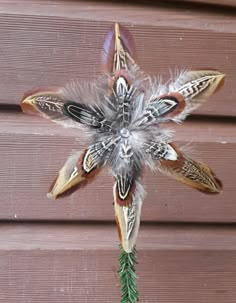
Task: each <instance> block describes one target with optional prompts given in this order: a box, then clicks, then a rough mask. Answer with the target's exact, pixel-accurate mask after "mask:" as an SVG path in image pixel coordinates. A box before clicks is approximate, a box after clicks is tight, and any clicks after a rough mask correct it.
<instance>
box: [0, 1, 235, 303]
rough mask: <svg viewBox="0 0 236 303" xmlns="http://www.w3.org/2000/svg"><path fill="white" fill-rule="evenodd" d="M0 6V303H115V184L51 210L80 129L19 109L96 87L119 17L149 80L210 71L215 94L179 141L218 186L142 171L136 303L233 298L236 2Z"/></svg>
mask: <svg viewBox="0 0 236 303" xmlns="http://www.w3.org/2000/svg"><path fill="white" fill-rule="evenodd" d="M154 2H155V1H152V2H151V1H146V2H142V1H139V2H138V3H135V2H120V1H116V2H111V1H107V2H100V1H97V2H88V1H66V0H64V1H60V0H56V1H52V0H51V1H49V0H45V1H43V0H42V1H39V0H38V1H37V0H22V1H17V0H10V1H4V0H0V80H1V81H0V92H1V97H0V164H1V169H0V188H1V196H0V220H1V221H0V302H4V303H13V302H14V303H52V302H55V303H59V302H60V303H72V302H73V303H74V302H103V303H104V302H119V295H120V292H119V287H118V280H117V276H116V271H117V257H118V254H119V252H118V237H117V233H116V229H115V224H114V214H113V206H112V183H113V180H112V178H111V177H110V176H109V173H108V172H104V173H103V174H102V175H101V177H100V179H99V180H96V181H95V182H94V184H93V185H92V186H91V187H87V188H85V189H83V190H81V191H80V192H77V193H75V194H73V195H72V196H71V197H69V198H65V199H62V200H59V201H51V200H48V199H47V198H46V192H47V189H48V187H49V185H50V183H51V182H52V180H53V178H54V177H55V176H56V174H57V172H58V169H59V168H60V167H61V165H62V164H63V163H64V161H65V159H66V158H67V156H68V155H69V154H70V153H71V151H72V150H76V149H80V147H81V146H82V145H83V142H82V141H81V140H80V134H79V133H78V132H76V131H75V130H68V129H63V128H61V127H60V126H58V125H55V124H52V123H50V122H48V121H45V120H43V119H40V118H37V117H31V116H26V115H24V114H23V113H21V111H20V109H19V101H20V99H21V98H22V95H23V93H24V92H25V91H27V90H29V89H31V88H33V87H38V86H45V85H46V86H49V85H57V86H58V85H63V84H65V83H66V82H67V81H69V80H71V79H81V80H83V79H86V80H89V79H94V78H96V77H97V76H98V75H99V73H100V51H101V47H102V44H103V38H104V35H105V34H106V32H107V31H108V30H109V29H110V27H111V25H112V24H113V22H114V21H119V22H120V23H122V24H123V25H124V26H126V27H127V28H128V29H129V30H130V31H131V33H132V35H133V37H134V40H135V43H136V49H137V54H138V58H139V64H140V65H141V67H142V69H143V70H144V71H146V72H147V73H149V74H151V75H155V74H159V73H161V74H163V76H164V78H167V77H168V74H169V69H171V70H174V69H175V68H177V67H179V68H183V67H187V68H190V67H191V68H193V69H194V68H201V67H211V68H215V69H218V70H221V71H222V72H224V73H225V74H226V84H225V86H224V88H223V89H222V90H221V91H220V92H219V93H217V94H216V95H214V96H213V97H212V98H211V99H210V100H209V101H208V102H207V103H206V104H205V105H204V106H202V107H201V108H200V109H199V110H198V111H196V112H195V113H194V116H192V117H190V118H189V119H188V120H187V121H186V123H185V124H184V125H181V126H174V128H175V130H176V141H177V143H178V144H181V145H187V146H188V145H189V144H190V147H191V149H192V150H193V152H192V153H193V155H194V157H195V158H196V159H200V160H203V161H205V162H206V163H208V164H209V165H210V166H211V167H212V168H213V169H214V171H215V172H216V174H217V175H218V176H219V177H220V178H221V179H222V181H223V183H224V192H223V193H222V194H220V195H217V196H209V195H204V194H201V193H199V192H196V191H194V190H192V189H190V188H186V187H184V186H183V185H181V184H179V183H176V182H175V181H174V180H171V179H168V178H167V177H165V176H162V175H160V174H151V173H150V172H146V174H145V177H144V184H145V189H146V191H147V192H148V194H147V197H146V199H145V202H144V205H143V211H142V224H141V229H140V236H139V239H138V243H137V247H138V251H139V264H138V267H137V273H138V276H139V277H140V279H139V281H138V284H139V290H140V294H141V295H140V302H142V303H148V302H157V303H167V302H168V303H177V302H181V303H183V302H186V303H187V302H188V303H199V302H201V303H205V302H207V303H208V302H211V303H231V302H232V303H233V302H236V299H235V298H236V225H235V223H236V198H235V192H236V191H235V187H236V185H235V179H236V160H235V154H236V127H235V126H236V119H235V116H236V103H235V102H236V85H235V79H236V4H235V1H233V0H225V1H217V0H212V1H209V0H199V1H185V2H181V1H174V0H173V1H167V2H164V1H162V2H158V1H156V2H155V3H154Z"/></svg>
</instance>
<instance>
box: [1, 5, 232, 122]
mask: <svg viewBox="0 0 236 303" xmlns="http://www.w3.org/2000/svg"><path fill="white" fill-rule="evenodd" d="M114 12H115V19H116V21H119V22H121V23H122V24H124V25H125V26H126V27H127V28H128V29H129V30H130V31H131V33H132V35H133V36H134V39H135V43H136V48H137V54H138V59H139V60H138V61H139V63H140V66H141V67H142V69H143V70H144V71H145V72H147V73H149V74H151V75H157V74H162V75H163V77H164V79H167V78H168V76H169V69H171V70H175V69H176V68H180V69H181V68H183V67H185V68H192V69H194V68H197V69H199V68H204V67H208V68H209V67H211V68H215V69H218V70H221V71H222V72H223V73H225V74H226V85H225V87H224V88H223V90H222V91H221V92H219V93H217V94H216V95H215V96H213V97H212V98H211V100H210V101H209V102H207V103H206V104H205V105H204V106H202V108H201V109H199V110H198V111H197V112H196V113H204V114H217V115H231V116H235V115H236V107H235V106H234V102H235V95H236V88H235V85H234V79H235V77H236V70H235V68H234V66H235V64H236V52H235V47H236V13H235V11H234V9H232V11H229V10H228V11H224V9H222V10H221V11H219V10H212V9H208V10H203V9H196V8H193V9H191V7H190V8H187V9H184V8H183V7H182V6H181V9H180V8H179V7H178V3H177V4H176V5H169V4H168V5H166V6H165V5H163V4H162V5H161V4H160V5H158V4H157V5H154V6H151V5H141V4H140V5H134V4H124V3H110V2H105V3H102V2H83V1H41V2H40V1H33V0H28V1H13V0H10V1H3V0H1V1H0V39H1V45H0V53H1V56H0V70H1V81H0V90H1V100H0V102H1V103H8V104H9V103H14V104H16V103H18V102H19V100H20V99H21V97H22V95H23V93H24V92H25V91H27V90H29V89H31V88H33V87H36V86H45V85H46V86H48V85H64V84H65V83H66V82H67V81H69V80H71V79H79V80H82V79H86V80H89V79H94V78H96V77H97V75H98V74H99V73H100V53H101V48H102V44H103V39H104V36H105V34H106V33H107V31H108V30H109V29H110V28H111V26H112V24H113V22H114Z"/></svg>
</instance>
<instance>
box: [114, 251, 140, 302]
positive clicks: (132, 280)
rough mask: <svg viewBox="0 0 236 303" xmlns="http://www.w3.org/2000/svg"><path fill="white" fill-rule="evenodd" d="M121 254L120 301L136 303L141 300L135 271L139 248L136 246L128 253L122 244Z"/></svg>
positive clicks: (119, 272)
mask: <svg viewBox="0 0 236 303" xmlns="http://www.w3.org/2000/svg"><path fill="white" fill-rule="evenodd" d="M120 251H121V253H120V256H119V270H118V275H119V280H120V287H121V292H122V295H121V301H120V303H135V302H137V301H139V293H138V291H137V283H136V280H137V278H138V277H137V275H136V273H135V264H137V250H136V247H135V246H134V248H133V249H132V252H131V253H127V252H125V251H124V250H123V248H122V246H121V245H120Z"/></svg>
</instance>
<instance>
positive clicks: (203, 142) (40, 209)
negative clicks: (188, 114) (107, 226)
mask: <svg viewBox="0 0 236 303" xmlns="http://www.w3.org/2000/svg"><path fill="white" fill-rule="evenodd" d="M235 127H236V124H235V123H233V122H231V121H230V120H229V122H228V123H227V119H226V120H223V123H219V122H209V121H204V120H203V121H200V122H199V123H198V122H194V121H186V123H185V124H183V125H181V126H176V142H177V143H178V144H179V145H180V146H186V145H187V146H188V145H190V146H188V147H187V149H193V150H194V151H193V152H192V154H193V156H194V158H196V159H201V160H202V159H203V160H204V162H206V163H208V164H209V165H210V166H211V167H212V169H214V171H215V172H216V174H217V176H219V178H221V179H222V181H223V184H224V192H223V193H222V194H220V195H213V196H212V195H204V194H202V193H200V192H198V191H195V190H193V189H191V188H187V187H185V186H183V185H182V184H180V183H178V182H176V181H175V180H172V179H170V178H167V177H166V176H162V175H161V174H160V173H157V174H151V173H150V172H148V171H147V172H146V173H145V175H144V186H145V189H146V191H147V196H146V199H145V202H144V205H143V212H142V219H143V220H144V221H199V222H204V221H205V222H235V218H236V204H235V193H234V192H235V178H236V171H235V169H234V168H233V166H234V161H232V160H231V159H234V156H235V148H236V132H235ZM80 135H81V134H80V133H79V131H78V130H76V129H64V128H62V127H60V126H59V125H56V124H53V123H50V122H48V121H45V120H44V119H41V118H38V117H30V116H27V115H23V114H21V113H14V112H13V113H11V112H2V113H0V154H1V158H0V161H1V171H0V184H1V200H0V219H2V220H4V219H5V220H84V221H86V220H108V221H111V220H114V214H113V206H112V200H113V198H112V185H113V178H112V177H111V176H110V174H109V172H107V171H104V172H103V173H102V174H101V176H100V178H98V179H96V181H95V182H94V183H93V184H91V185H89V186H88V187H87V188H85V189H82V190H81V191H78V192H76V193H74V194H73V195H72V196H70V197H67V198H64V199H61V200H58V201H52V200H49V199H47V198H46V192H47V190H48V187H49V185H50V183H51V182H52V180H53V179H54V177H55V176H56V175H57V172H58V170H59V169H60V167H61V166H62V165H63V164H64V162H65V160H66V158H67V157H68V155H69V154H70V153H71V151H72V150H78V149H80V148H81V146H83V141H82V140H81V139H80ZM191 142H192V143H191Z"/></svg>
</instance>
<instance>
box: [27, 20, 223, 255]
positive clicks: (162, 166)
mask: <svg viewBox="0 0 236 303" xmlns="http://www.w3.org/2000/svg"><path fill="white" fill-rule="evenodd" d="M102 64H103V67H104V75H103V76H101V77H100V78H99V79H98V80H97V81H96V82H91V83H79V82H78V83H77V82H73V83H70V84H68V85H66V86H65V87H64V88H47V89H37V90H34V91H30V92H28V93H27V94H25V96H24V97H23V99H22V101H21V108H22V110H23V111H24V112H26V113H33V114H39V115H41V116H43V117H45V118H49V119H51V120H53V121H55V122H58V123H60V124H62V125H64V126H66V127H75V128H78V129H80V130H82V131H83V133H85V135H87V142H88V145H87V148H85V150H83V151H82V152H78V153H75V154H73V155H72V156H70V157H69V158H68V160H67V161H66V163H65V165H64V166H63V167H62V169H61V170H60V172H59V174H58V176H57V178H56V179H55V181H54V182H53V184H52V185H51V187H50V189H49V193H48V197H49V198H54V199H56V198H58V197H62V196H64V195H65V194H69V193H72V192H73V191H74V190H76V189H78V188H81V187H82V186H85V185H86V184H87V183H89V182H91V181H92V180H93V179H94V178H95V177H96V176H97V175H98V174H99V173H100V171H101V170H102V168H103V167H104V166H108V167H109V168H110V170H111V171H112V175H113V176H114V179H115V184H114V187H113V195H114V209H115V217H116V222H117V227H118V233H119V238H120V241H121V245H122V247H123V249H124V251H126V252H127V253H130V252H131V251H132V249H133V247H134V245H135V242H136V239H137V235H138V229H139V224H140V215H141V206H142V201H143V198H144V190H143V187H142V184H141V178H142V171H143V167H144V166H148V167H150V168H151V169H152V170H156V169H157V170H159V171H160V172H162V173H164V174H167V175H169V176H171V177H174V178H175V179H177V180H179V181H181V182H182V183H184V184H186V185H189V186H191V187H192V188H195V189H198V190H200V191H202V192H205V193H219V192H220V191H221V190H222V184H221V182H220V181H219V179H217V178H216V176H215V174H214V173H213V172H212V170H211V169H210V168H209V167H208V166H207V165H206V164H203V163H200V162H197V161H195V160H193V159H191V158H190V157H189V156H188V155H186V154H184V153H183V152H182V151H181V149H180V148H178V147H177V146H176V145H175V144H174V143H172V135H173V134H172V132H170V131H169V130H168V129H165V128H163V127H162V126H164V123H165V122H170V121H173V122H178V123H179V122H181V121H182V120H184V119H185V117H186V116H187V115H188V114H189V113H190V112H191V111H192V110H194V109H195V108H197V107H198V106H199V105H201V104H202V103H203V102H204V100H205V99H206V98H207V97H209V96H210V95H212V94H213V93H214V92H215V91H217V90H218V89H219V88H220V87H221V86H222V85H223V82H224V74H222V73H220V72H218V71H215V70H210V69H207V70H198V71H183V72H181V73H180V74H179V75H177V76H176V77H175V78H173V77H172V79H170V80H169V81H168V82H167V83H166V84H162V83H160V80H158V79H155V78H154V79H152V78H150V77H147V76H146V75H145V74H144V73H143V72H142V71H141V70H140V69H139V66H138V65H137V63H136V61H135V59H134V50H133V48H132V38H131V36H130V34H129V33H128V32H127V31H126V30H124V29H123V28H122V27H121V26H120V25H119V24H118V23H116V24H115V25H114V27H113V28H112V30H111V31H110V32H108V34H107V37H106V39H105V42H104V46H103V52H102Z"/></svg>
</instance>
